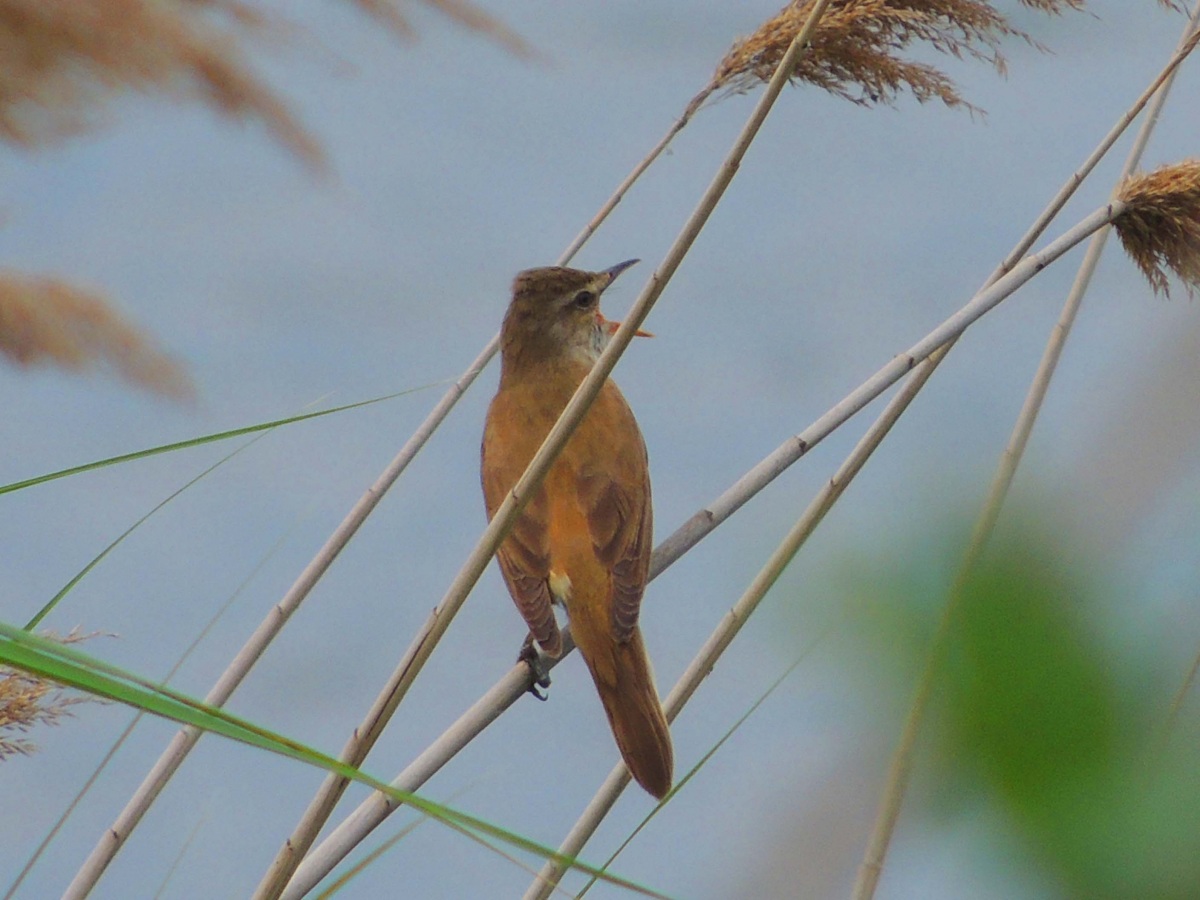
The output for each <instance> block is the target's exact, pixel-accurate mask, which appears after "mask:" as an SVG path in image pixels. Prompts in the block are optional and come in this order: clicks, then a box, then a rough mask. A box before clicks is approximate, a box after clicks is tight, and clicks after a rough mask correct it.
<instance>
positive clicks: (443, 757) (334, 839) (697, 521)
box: [306, 41, 1195, 883]
mask: <svg viewBox="0 0 1200 900" xmlns="http://www.w3.org/2000/svg"><path fill="white" fill-rule="evenodd" d="M1194 46H1195V43H1194V41H1193V42H1192V43H1191V44H1189V45H1187V46H1185V47H1181V48H1180V50H1179V51H1178V52H1177V53H1176V54H1175V55H1174V56H1173V57H1172V59H1171V60H1170V61H1169V62H1168V64H1167V65H1166V66H1165V67H1164V68H1163V70H1162V71H1161V72H1160V73H1159V74H1158V76H1156V78H1155V79H1154V80H1153V81H1152V82H1151V84H1150V85H1149V86H1148V87H1147V88H1146V90H1145V91H1143V93H1142V95H1141V96H1140V97H1139V98H1138V99H1137V100H1136V101H1135V102H1134V104H1133V105H1132V106H1131V107H1130V109H1129V110H1127V111H1126V112H1125V113H1124V114H1123V115H1122V116H1121V118H1120V119H1119V120H1118V121H1117V123H1116V124H1115V125H1114V126H1113V128H1112V129H1111V130H1110V131H1109V133H1108V134H1107V135H1106V136H1105V137H1104V138H1103V139H1102V140H1101V142H1100V144H1099V145H1098V146H1097V147H1096V149H1095V150H1093V152H1092V153H1091V154H1090V156H1089V157H1088V159H1087V160H1085V161H1084V163H1083V164H1082V165H1081V166H1080V168H1079V169H1077V170H1076V171H1075V172H1074V173H1072V175H1071V176H1070V177H1069V178H1068V179H1067V181H1066V182H1065V183H1064V185H1063V186H1062V188H1060V190H1059V191H1058V193H1057V194H1056V195H1055V197H1054V198H1053V199H1052V201H1051V202H1050V204H1049V205H1048V206H1047V207H1046V209H1045V210H1043V212H1042V213H1041V214H1040V215H1039V216H1038V218H1037V220H1036V221H1035V222H1034V224H1033V225H1032V226H1031V227H1030V229H1029V230H1028V231H1027V232H1026V234H1025V235H1024V237H1023V238H1022V239H1021V240H1020V241H1019V242H1018V243H1017V245H1016V247H1014V248H1013V250H1012V251H1011V252H1010V253H1009V255H1008V256H1007V257H1006V258H1005V260H1004V261H1003V262H1002V263H1001V264H1000V265H999V267H998V268H997V270H996V272H995V273H993V275H992V276H991V278H990V279H989V281H988V282H987V283H988V284H991V283H993V282H994V281H995V280H996V279H997V278H999V277H1000V276H1001V275H1003V274H1004V273H1005V272H1007V271H1008V270H1009V269H1011V268H1012V266H1013V265H1015V264H1016V262H1017V261H1018V260H1019V259H1020V258H1021V257H1022V256H1023V255H1024V254H1025V253H1026V252H1027V251H1028V250H1029V248H1030V247H1031V246H1032V245H1033V243H1034V241H1036V240H1037V238H1038V237H1039V236H1040V235H1041V234H1042V232H1043V231H1044V230H1045V228H1046V226H1047V225H1048V224H1049V222H1050V221H1051V220H1052V219H1053V217H1054V216H1056V215H1057V214H1058V212H1059V211H1060V210H1061V209H1062V207H1063V206H1064V205H1065V204H1066V202H1067V200H1068V199H1069V198H1070V197H1071V195H1072V194H1073V193H1074V192H1075V191H1076V190H1077V189H1078V187H1079V185H1080V184H1081V183H1082V182H1083V180H1084V178H1086V177H1087V175H1088V174H1090V172H1091V171H1092V170H1093V169H1094V168H1095V166H1096V165H1097V164H1098V163H1099V161H1100V159H1101V158H1103V156H1104V155H1105V154H1106V153H1107V152H1108V150H1109V149H1110V148H1111V147H1112V146H1113V144H1114V143H1115V142H1116V140H1117V139H1118V138H1119V137H1120V135H1121V134H1122V133H1123V132H1124V131H1125V129H1126V128H1127V127H1128V126H1129V124H1130V123H1132V121H1133V120H1134V119H1135V118H1136V116H1137V115H1138V113H1139V112H1140V111H1141V110H1142V108H1143V107H1144V106H1145V104H1146V103H1147V101H1148V100H1149V99H1150V98H1151V97H1152V96H1153V94H1154V92H1155V91H1156V90H1157V89H1158V87H1159V86H1160V85H1161V84H1162V83H1163V82H1164V81H1165V80H1166V79H1167V78H1168V77H1169V76H1170V74H1171V73H1172V72H1174V71H1175V69H1176V67H1178V65H1179V64H1180V63H1181V62H1182V61H1183V59H1184V58H1185V57H1186V55H1187V53H1188V52H1190V50H1191V49H1192V48H1193V47H1194ZM951 346H952V343H948V344H946V345H945V346H943V347H942V348H940V349H939V350H938V351H937V352H936V353H934V354H933V355H931V356H930V357H929V358H927V359H925V360H923V361H922V362H921V363H920V365H919V366H918V367H917V369H916V370H915V371H914V373H913V376H912V380H914V381H916V380H917V379H920V380H921V381H924V380H925V379H927V378H928V377H929V375H931V374H932V370H933V368H935V367H936V366H937V365H938V363H939V362H940V361H941V360H942V359H943V358H944V356H945V354H946V353H947V352H948V351H949V349H950V347H951ZM912 396H915V393H914V394H913V395H912ZM808 446H809V445H806V444H805V443H804V442H803V441H801V440H800V439H799V438H792V439H790V440H788V441H786V442H785V443H784V444H783V445H782V446H780V447H779V448H777V450H776V451H775V452H773V453H772V454H771V455H769V456H768V457H767V458H766V459H764V460H763V461H762V462H761V463H759V465H757V466H755V467H754V468H753V469H752V470H750V472H748V473H747V474H746V475H745V476H744V477H743V478H742V479H740V480H739V481H738V482H737V483H736V484H735V485H733V486H732V487H731V488H730V489H729V490H727V491H726V492H725V493H724V494H722V495H721V497H719V498H717V500H715V501H714V502H713V503H711V504H709V505H708V506H706V507H705V508H704V509H702V510H700V511H699V512H697V513H696V514H695V515H694V516H692V517H691V519H689V520H688V521H687V522H685V523H684V525H683V526H682V527H680V528H679V529H678V530H677V531H676V532H675V533H674V534H672V535H671V536H670V537H668V538H667V539H666V540H665V541H663V542H662V543H661V544H660V545H659V546H658V548H657V549H656V551H655V553H654V556H653V558H652V560H651V565H650V577H651V579H653V578H655V577H657V575H659V574H660V573H661V572H662V571H663V570H664V569H666V568H667V567H669V566H670V565H671V564H672V563H673V562H674V561H675V560H677V559H678V558H679V557H680V556H682V555H683V553H685V552H686V551H687V550H689V549H690V548H691V547H693V546H695V545H696V544H697V543H698V542H699V541H700V540H702V539H703V538H704V537H705V536H706V535H707V534H708V533H709V532H710V531H712V530H713V529H714V528H716V527H717V526H718V525H720V524H721V522H723V521H724V520H725V519H726V518H728V517H729V516H730V515H732V514H733V513H734V512H736V511H737V510H738V509H739V508H740V507H741V506H742V505H743V504H744V503H745V502H746V501H747V500H748V499H749V498H750V497H752V496H754V495H755V494H757V493H758V492H759V491H760V490H762V489H763V488H764V487H766V485H767V484H769V483H770V482H771V481H772V480H774V478H775V477H776V476H777V475H779V474H780V473H782V471H784V470H785V469H786V468H787V467H788V466H790V465H791V464H792V463H794V462H795V461H796V460H798V459H799V458H800V457H801V456H802V455H803V454H804V453H805V452H806V450H807V449H808ZM569 650H570V646H569V645H568V648H567V652H569ZM565 655H566V654H565V653H564V657H565ZM560 659H561V658H560ZM556 663H557V660H556V661H551V665H554V664H556ZM530 681H531V680H530V675H529V672H528V669H527V667H525V666H524V665H523V664H520V665H517V666H515V667H514V668H513V669H512V670H510V671H509V672H508V673H507V674H506V675H505V676H504V677H503V678H502V679H501V681H500V682H498V683H497V685H496V686H494V687H493V688H492V689H491V690H490V691H489V692H488V693H487V694H485V695H484V697H483V698H481V699H480V701H478V702H477V703H476V704H475V705H474V706H473V707H472V708H471V709H470V710H468V711H467V712H466V713H465V714H464V715H463V716H462V717H461V718H460V719H459V720H458V721H457V722H456V723H455V724H454V725H453V726H451V727H450V729H448V730H447V731H446V732H445V734H443V736H442V737H441V738H439V739H438V741H437V742H435V743H434V744H433V745H431V746H430V747H429V748H427V749H426V751H425V752H424V753H422V754H421V756H420V757H418V759H417V760H415V761H414V762H413V764H412V765H411V766H410V767H409V768H408V769H406V770H405V772H404V773H401V775H400V776H398V777H397V779H396V781H395V782H394V783H395V785H396V786H397V787H401V788H405V789H408V790H414V789H416V788H417V787H419V786H420V785H421V784H423V783H424V781H425V779H427V778H428V777H430V776H431V775H432V774H433V773H434V772H436V771H437V770H438V769H439V768H440V767H441V766H442V765H444V764H445V763H446V762H447V761H449V759H450V758H452V757H453V755H454V754H455V753H457V752H458V750H460V749H461V748H462V747H463V746H465V745H466V744H467V743H469V742H470V740H472V739H473V738H474V737H475V736H476V735H478V734H479V733H480V732H482V731H483V729H484V728H486V727H487V725H489V724H490V723H491V722H492V721H494V720H495V718H496V717H497V716H499V715H500V714H501V713H502V712H503V710H504V709H507V708H508V706H510V705H512V704H513V703H515V702H516V700H517V699H518V698H519V697H520V696H521V695H522V694H523V693H525V691H526V690H527V689H528V688H529V685H530ZM394 808H395V806H394V804H392V803H391V801H390V799H389V798H387V797H386V796H384V795H381V794H376V795H372V796H371V797H370V798H368V799H367V800H366V801H364V802H363V804H362V805H360V807H359V808H358V809H357V810H356V811H355V812H354V813H353V814H351V816H349V817H347V819H346V820H344V821H343V823H342V825H340V826H339V827H338V829H337V830H336V831H335V833H334V834H333V835H331V836H330V838H329V839H327V841H326V842H325V843H324V844H322V846H321V848H319V851H318V852H320V853H322V854H324V855H326V856H327V857H329V858H332V862H330V863H328V868H326V871H328V870H329V869H332V866H333V865H336V863H337V862H338V861H340V859H341V858H342V856H343V855H344V854H345V853H347V852H349V850H350V848H352V847H353V846H354V844H355V843H356V842H357V841H358V840H361V838H362V837H363V836H365V835H366V834H367V833H369V831H370V830H371V829H372V828H374V827H375V826H376V825H377V824H378V823H379V822H381V821H383V819H384V818H385V817H386V816H387V815H388V814H389V813H390V811H391V810H392V809H394ZM339 842H340V843H341V844H342V845H343V847H342V848H338V847H337V846H336V845H337V844H338V843H339ZM312 862H314V863H316V862H317V860H313V861H312ZM308 868H312V867H311V866H307V864H306V871H307V869H308ZM320 877H324V875H323V874H322V875H321V876H319V877H318V880H319V879H320ZM314 883H315V882H314Z"/></svg>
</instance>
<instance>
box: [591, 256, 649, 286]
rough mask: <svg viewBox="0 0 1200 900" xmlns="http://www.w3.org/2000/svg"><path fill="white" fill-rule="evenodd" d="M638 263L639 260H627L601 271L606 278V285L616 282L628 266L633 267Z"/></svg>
mask: <svg viewBox="0 0 1200 900" xmlns="http://www.w3.org/2000/svg"><path fill="white" fill-rule="evenodd" d="M640 262H641V260H640V259H627V260H625V262H623V263H617V264H616V265H615V266H610V267H609V268H607V269H603V270H601V271H603V272H604V274H605V275H607V276H608V283H609V284H612V283H613V282H614V281H616V280H617V276H618V275H620V274H621V273H622V272H624V271H625V270H626V269H628V268H629V267H630V266H632V265H634V264H635V263H640Z"/></svg>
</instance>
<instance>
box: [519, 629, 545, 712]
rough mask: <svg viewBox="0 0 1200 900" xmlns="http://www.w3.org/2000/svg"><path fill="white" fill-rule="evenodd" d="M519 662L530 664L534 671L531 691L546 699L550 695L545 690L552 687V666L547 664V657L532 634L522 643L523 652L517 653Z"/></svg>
mask: <svg viewBox="0 0 1200 900" xmlns="http://www.w3.org/2000/svg"><path fill="white" fill-rule="evenodd" d="M517 662H523V663H525V664H526V665H527V666H529V671H530V672H532V673H533V683H532V684H530V685H529V693H531V694H533V696H535V697H537V698H538V699H539V700H546V699H547V698H548V696H549V695H548V694H546V693H544V691H545V689H546V688H548V687H550V667H549V666H548V665H546V657H545V656H544V655H543V654H542V651H541V650H539V649H538V646H537V644H536V643H534V640H533V635H532V634H531V635H529V636H528V637H526V638H525V643H524V644H522V645H521V652H520V653H519V654H517ZM539 688H540V690H539Z"/></svg>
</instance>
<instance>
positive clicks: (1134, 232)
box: [1113, 159, 1200, 297]
mask: <svg viewBox="0 0 1200 900" xmlns="http://www.w3.org/2000/svg"><path fill="white" fill-rule="evenodd" d="M1118 196H1119V198H1120V199H1121V200H1122V201H1123V202H1125V203H1126V204H1128V206H1129V209H1128V210H1126V211H1125V212H1124V213H1122V214H1121V215H1120V216H1119V217H1118V218H1117V219H1116V221H1115V222H1114V223H1113V224H1114V225H1115V226H1116V229H1117V234H1118V235H1119V236H1120V238H1121V243H1122V244H1123V245H1124V247H1125V252H1126V253H1128V254H1129V255H1130V257H1132V259H1133V261H1134V262H1135V263H1137V266H1138V268H1139V269H1141V270H1142V274H1143V275H1145V276H1146V280H1148V281H1149V282H1150V286H1151V287H1152V288H1154V291H1155V292H1156V293H1158V292H1161V293H1162V294H1164V295H1166V296H1168V297H1169V296H1170V293H1171V291H1170V286H1169V284H1168V281H1167V270H1170V271H1172V272H1174V273H1175V274H1176V276H1178V277H1179V279H1180V281H1182V282H1183V284H1184V286H1185V287H1186V288H1187V291H1188V294H1190V295H1191V296H1195V294H1196V291H1197V289H1198V288H1200V159H1189V160H1184V161H1183V162H1181V163H1176V164H1174V165H1168V166H1162V167H1161V168H1158V169H1155V170H1154V171H1153V172H1145V173H1139V174H1137V175H1133V176H1130V177H1129V178H1128V179H1127V180H1126V181H1125V183H1124V184H1123V185H1122V186H1121V191H1120V194H1119V195H1118Z"/></svg>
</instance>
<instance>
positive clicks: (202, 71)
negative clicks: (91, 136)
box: [0, 0, 323, 166]
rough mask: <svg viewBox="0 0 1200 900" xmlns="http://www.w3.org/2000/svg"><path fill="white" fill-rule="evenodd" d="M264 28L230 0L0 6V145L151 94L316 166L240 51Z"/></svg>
mask: <svg viewBox="0 0 1200 900" xmlns="http://www.w3.org/2000/svg"><path fill="white" fill-rule="evenodd" d="M265 23H266V19H265V17H264V16H263V15H262V14H260V13H258V12H257V11H256V10H254V9H253V8H251V7H250V6H248V5H247V4H245V3H242V2H239V0H199V2H197V0H191V2H179V0H90V2H88V3H46V2H44V0H0V57H3V59H4V66H3V68H0V138H3V139H4V140H7V141H10V142H12V143H15V144H19V145H21V146H25V147H38V146H42V145H45V144H48V143H53V142H54V141H55V140H58V139H61V138H63V137H66V136H68V135H71V134H74V133H75V132H77V131H79V130H81V129H83V128H86V127H88V126H89V125H92V124H95V122H96V119H97V109H98V107H99V106H100V105H101V104H102V102H103V101H104V100H105V99H107V97H108V96H109V95H110V94H113V93H115V92H116V91H118V90H120V89H132V90H139V91H143V92H147V93H148V92H151V91H160V92H162V93H166V94H171V95H175V96H179V97H183V98H186V99H189V100H201V101H204V102H206V103H208V104H209V105H211V106H213V107H215V108H217V109H219V110H220V111H221V112H223V113H225V114H226V115H230V116H240V117H256V118H258V119H261V120H262V121H263V122H264V123H265V124H266V125H267V127H268V128H269V129H270V130H271V131H272V132H273V133H274V134H275V136H276V137H277V138H279V139H280V140H282V141H283V143H285V144H286V145H287V146H289V147H290V148H291V149H292V150H293V151H294V152H296V153H297V154H298V155H299V156H300V157H301V158H302V159H304V160H305V161H306V162H307V163H309V164H310V165H313V166H318V165H320V163H321V162H322V159H323V157H322V153H321V150H320V148H319V147H318V146H317V143H316V141H314V140H313V138H312V137H311V136H309V134H308V133H307V132H306V131H305V130H304V129H303V128H302V127H301V125H300V124H299V122H298V121H297V120H296V119H295V118H293V116H292V115H291V113H290V112H289V111H288V110H287V108H286V107H285V106H284V104H283V102H282V101H281V100H280V99H279V98H278V97H277V96H276V95H275V94H274V93H272V92H271V91H270V89H268V88H267V87H266V85H265V84H264V83H263V82H261V81H260V80H259V79H258V78H257V77H255V76H254V75H253V74H252V73H251V72H250V71H249V69H248V68H247V65H246V62H245V59H244V56H243V54H242V52H241V49H240V46H239V43H238V37H239V35H240V34H243V33H245V32H246V30H247V28H253V29H260V26H263V25H264V24H265ZM238 29H241V31H240V32H239V30H238Z"/></svg>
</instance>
